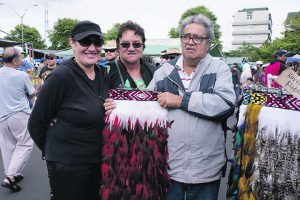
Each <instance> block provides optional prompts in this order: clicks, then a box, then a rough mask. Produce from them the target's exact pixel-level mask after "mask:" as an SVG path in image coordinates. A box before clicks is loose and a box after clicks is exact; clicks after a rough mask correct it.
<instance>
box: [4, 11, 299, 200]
mask: <svg viewBox="0 0 300 200" xmlns="http://www.w3.org/2000/svg"><path fill="white" fill-rule="evenodd" d="M213 30H214V29H213V24H212V22H211V20H210V19H209V18H207V17H206V16H204V15H196V16H191V17H188V18H186V19H185V20H183V21H182V23H181V25H180V38H181V48H182V51H181V52H180V51H179V50H178V49H174V48H172V49H167V50H165V51H163V52H161V56H160V57H161V63H162V65H161V66H155V65H153V64H152V63H150V62H148V61H147V59H144V58H142V55H143V51H144V49H145V41H146V36H145V31H144V29H143V28H142V27H141V26H140V25H139V24H137V23H135V22H133V21H126V22H124V23H122V24H121V25H120V27H119V30H118V34H117V39H116V42H115V43H111V44H104V39H105V38H104V35H103V33H102V31H101V28H100V26H99V25H98V24H95V23H93V22H90V21H81V22H79V23H77V24H76V25H75V27H74V28H73V29H72V32H71V35H70V38H69V44H70V46H71V47H72V50H73V52H74V57H73V58H70V59H68V60H66V61H64V62H62V63H61V64H60V65H59V66H58V67H57V62H56V58H57V57H56V55H55V54H48V55H47V56H46V57H45V58H44V59H42V60H41V62H40V64H39V67H38V68H37V70H36V72H37V74H38V84H37V87H36V88H34V86H33V84H32V83H31V81H30V78H29V75H28V74H27V73H24V71H27V70H28V69H31V68H32V66H30V63H31V62H30V59H29V58H28V59H26V57H27V56H28V55H26V53H25V52H24V51H22V49H19V48H13V47H8V48H5V50H4V53H3V61H4V66H3V67H1V68H0V77H1V79H0V94H1V95H0V145H1V146H0V148H1V153H2V159H3V164H4V170H5V171H4V174H5V176H6V177H5V179H4V180H3V182H2V184H1V185H2V186H3V187H5V188H8V189H10V190H11V191H13V192H18V191H20V190H21V187H20V186H19V185H18V182H19V181H21V180H22V179H23V170H24V167H25V166H26V163H27V161H28V159H29V157H30V153H31V150H32V148H33V143H35V144H36V145H37V147H38V148H39V149H40V150H41V153H42V158H43V159H45V160H46V163H47V170H48V178H49V184H50V190H51V191H50V194H51V200H62V199H73V200H83V199H88V200H97V199H99V200H100V199H101V196H102V195H103V193H101V192H100V191H101V179H102V177H101V163H102V160H101V158H102V157H101V155H102V146H103V139H102V131H103V129H104V127H105V123H106V121H105V120H104V119H105V116H106V115H109V114H110V113H111V112H113V110H114V109H115V108H116V103H115V102H114V100H112V99H110V98H108V95H109V89H117V88H121V89H126V90H151V91H156V92H158V93H159V94H158V97H157V103H158V104H159V105H160V106H161V107H164V108H166V109H167V111H168V121H170V122H172V124H171V125H170V126H171V127H170V128H169V129H168V134H169V137H168V144H167V145H168V153H169V158H168V164H169V170H168V175H169V177H170V182H169V188H167V189H166V191H164V193H163V194H161V195H162V196H164V199H167V200H175V199H176V200H177V199H178V200H183V199H190V200H191V199H209V200H217V198H218V191H219V186H220V180H221V178H222V176H223V175H224V170H225V166H226V159H227V158H226V149H225V145H224V143H225V138H224V122H226V120H227V119H228V117H230V116H231V115H232V114H233V112H234V108H235V105H236V102H237V101H238V99H239V98H240V94H241V89H243V88H244V87H250V88H251V87H255V86H256V85H262V86H268V85H271V86H272V87H279V86H278V84H277V83H276V80H274V79H271V78H268V77H270V76H272V77H275V76H278V75H280V73H281V72H282V71H283V70H284V69H285V68H286V65H285V61H286V58H287V57H286V54H287V52H286V51H284V50H280V51H278V52H276V54H275V60H274V62H271V63H270V64H269V65H268V66H266V65H263V63H262V62H261V61H257V62H256V64H255V70H253V67H252V68H251V67H250V65H249V64H248V63H243V65H242V70H241V71H240V70H239V68H240V67H239V64H238V63H234V64H233V65H232V66H231V68H229V67H228V66H227V65H226V64H225V62H224V61H222V60H219V59H213V57H212V56H211V55H210V54H209V53H208V52H209V49H210V47H211V44H212V41H213V40H214V31H213ZM102 49H103V50H104V51H105V62H99V61H101V51H102ZM297 70H298V74H299V73H300V70H299V68H298V69H297ZM269 74H270V75H269ZM269 81H272V83H269ZM34 97H35V98H36V101H35V102H33V101H32V100H31V99H35V98H34ZM31 106H33V109H31ZM133 145H134V144H133ZM126 184H130V182H126ZM124 190H125V189H124ZM124 192H125V191H124ZM107 199H109V197H108V198H107ZM121 199H122V198H121Z"/></svg>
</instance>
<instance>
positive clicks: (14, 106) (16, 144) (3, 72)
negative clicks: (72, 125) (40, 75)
mask: <svg viewBox="0 0 300 200" xmlns="http://www.w3.org/2000/svg"><path fill="white" fill-rule="evenodd" d="M3 62H4V66H3V67H2V68H1V69H0V77H1V78H0V148H1V154H2V160H3V164H4V174H5V175H6V178H5V179H4V181H3V182H2V184H1V186H2V187H5V188H8V189H10V190H11V191H12V192H18V191H20V190H21V187H20V186H18V185H17V183H18V182H19V181H21V180H22V179H23V175H22V173H23V170H24V168H25V165H26V163H27V161H28V159H29V156H30V153H31V151H32V147H33V141H32V139H31V138H30V135H29V132H28V129H27V122H28V119H29V115H30V113H31V109H30V107H29V103H28V99H27V98H33V97H34V95H35V90H34V87H33V85H32V83H31V81H30V78H29V76H28V74H27V73H25V72H22V71H19V70H16V69H17V67H19V66H20V65H21V63H22V62H23V59H22V56H21V53H20V51H19V50H18V49H14V48H12V47H8V48H6V49H4V52H3Z"/></svg>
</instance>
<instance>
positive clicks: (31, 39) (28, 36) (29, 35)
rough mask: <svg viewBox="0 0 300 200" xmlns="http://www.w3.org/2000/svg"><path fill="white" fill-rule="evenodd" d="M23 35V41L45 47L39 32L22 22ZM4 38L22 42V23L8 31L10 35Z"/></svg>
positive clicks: (37, 46) (38, 47)
mask: <svg viewBox="0 0 300 200" xmlns="http://www.w3.org/2000/svg"><path fill="white" fill-rule="evenodd" d="M23 37H24V42H27V43H30V44H32V46H33V47H34V48H37V49H44V48H46V44H45V40H43V39H42V36H41V34H40V33H39V31H38V30H37V29H36V28H34V27H30V26H28V25H25V24H23ZM4 38H5V39H7V40H12V41H17V42H22V39H21V38H22V25H21V24H18V25H17V26H16V27H15V28H14V29H13V30H11V31H10V35H7V36H5V37H4Z"/></svg>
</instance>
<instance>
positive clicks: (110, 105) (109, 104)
mask: <svg viewBox="0 0 300 200" xmlns="http://www.w3.org/2000/svg"><path fill="white" fill-rule="evenodd" d="M103 106H104V109H105V114H106V115H109V114H110V113H111V112H112V111H113V109H115V108H116V107H117V104H116V102H114V100H113V99H110V98H107V99H105V101H104V104H103Z"/></svg>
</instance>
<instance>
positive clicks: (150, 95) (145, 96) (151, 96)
mask: <svg viewBox="0 0 300 200" xmlns="http://www.w3.org/2000/svg"><path fill="white" fill-rule="evenodd" d="M158 94H159V93H158V92H153V91H143V90H122V89H112V90H109V98H112V99H114V100H131V101H132V100H133V101H157V96H158Z"/></svg>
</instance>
